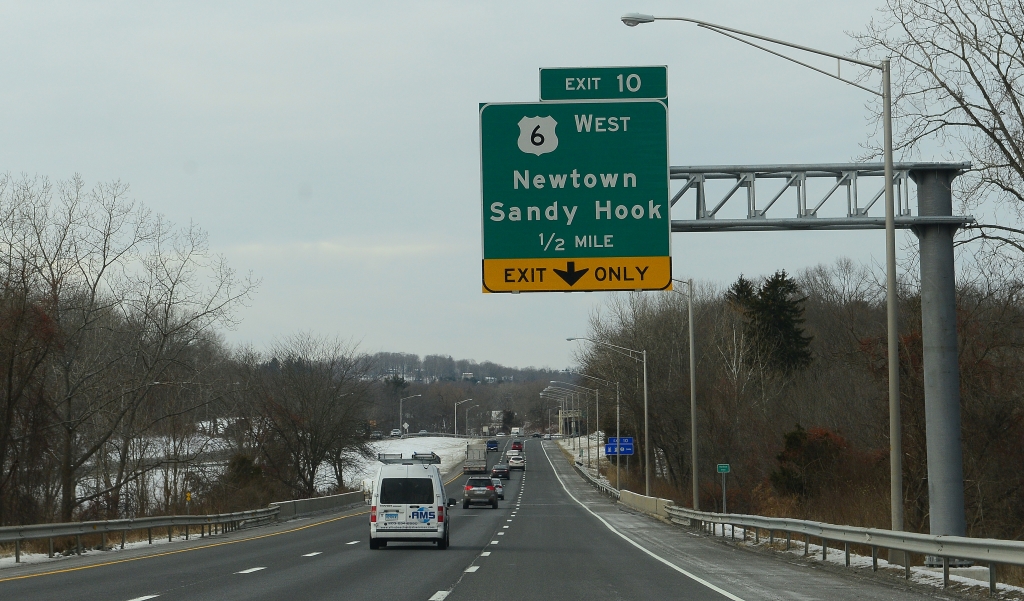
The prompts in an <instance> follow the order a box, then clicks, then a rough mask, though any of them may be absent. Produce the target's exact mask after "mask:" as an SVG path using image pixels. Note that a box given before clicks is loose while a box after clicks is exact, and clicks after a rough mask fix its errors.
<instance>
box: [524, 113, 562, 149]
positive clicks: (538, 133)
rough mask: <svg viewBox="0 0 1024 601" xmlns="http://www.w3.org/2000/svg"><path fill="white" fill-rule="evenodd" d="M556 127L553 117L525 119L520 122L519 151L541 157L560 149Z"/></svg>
mask: <svg viewBox="0 0 1024 601" xmlns="http://www.w3.org/2000/svg"><path fill="white" fill-rule="evenodd" d="M556 125H558V123H557V122H555V120H554V119H553V118H551V117H523V118H522V119H521V120H520V121H519V150H522V151H523V152H526V153H529V154H535V155H537V156H540V155H542V154H547V153H549V152H551V151H553V150H554V149H556V148H558V136H556V135H555V126H556Z"/></svg>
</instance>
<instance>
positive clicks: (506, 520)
mask: <svg viewBox="0 0 1024 601" xmlns="http://www.w3.org/2000/svg"><path fill="white" fill-rule="evenodd" d="M505 521H506V522H511V521H512V520H505ZM506 528H508V526H506Z"/></svg>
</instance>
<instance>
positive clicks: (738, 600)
mask: <svg viewBox="0 0 1024 601" xmlns="http://www.w3.org/2000/svg"><path fill="white" fill-rule="evenodd" d="M541 450H543V451H544V457H546V458H547V460H548V464H549V465H550V466H551V471H552V472H554V474H555V478H557V479H558V483H559V484H561V485H562V489H563V490H565V494H567V495H569V498H570V499H572V500H573V501H576V504H577V505H579V506H580V507H582V508H583V509H585V510H586V511H587V513H589V514H590V515H592V516H594V517H595V518H597V519H598V520H600V521H601V523H602V524H604V525H605V526H606V527H607V528H608V529H609V530H611V531H612V532H614V533H615V534H617V535H619V536H620V537H621V538H622V539H623V540H624V541H626V542H628V543H629V544H631V545H633V546H634V547H636V548H637V549H640V550H641V551H643V552H644V553H646V554H648V555H650V556H651V557H653V558H654V559H657V560H658V561H660V562H661V563H663V564H665V565H667V566H668V567H670V568H672V569H673V570H675V571H677V572H679V573H680V574H682V575H683V576H686V577H687V578H689V579H690V580H693V581H694V582H698V583H700V584H703V585H704V586H706V587H708V588H709V589H711V590H713V591H715V592H716V593H718V594H720V595H724V596H726V597H728V598H729V599H732V601H745V600H744V599H743V598H742V597H737V596H736V595H734V594H732V593H730V592H729V591H727V590H724V589H721V588H719V587H717V586H715V585H713V584H711V583H710V582H708V581H707V580H704V579H703V578H701V577H700V576H697V575H696V574H692V573H690V572H688V571H687V570H684V569H683V568H681V567H679V566H677V565H676V564H674V563H672V562H671V561H669V560H667V559H665V558H664V557H662V556H660V555H658V554H657V553H655V552H654V551H651V550H649V549H647V548H646V547H644V546H643V545H641V544H640V543H638V542H636V541H635V540H633V539H631V538H629V537H628V536H626V535H625V534H623V533H621V532H619V531H618V530H617V529H616V528H615V526H612V525H611V524H609V523H608V522H607V521H606V520H605V519H604V518H603V517H601V516H599V515H597V514H596V513H594V512H593V511H591V509H590V508H589V507H587V506H586V505H584V504H583V503H581V502H580V500H579V499H577V498H576V497H574V496H573V495H572V493H571V492H569V488H568V487H567V486H566V485H565V482H564V481H563V480H562V477H561V476H559V475H558V470H556V469H555V464H554V463H552V462H551V456H550V455H548V450H547V449H546V448H544V446H543V445H541Z"/></svg>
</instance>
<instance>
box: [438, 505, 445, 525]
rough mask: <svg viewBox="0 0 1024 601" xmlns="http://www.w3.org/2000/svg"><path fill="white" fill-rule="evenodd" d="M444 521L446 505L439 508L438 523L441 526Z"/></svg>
mask: <svg viewBox="0 0 1024 601" xmlns="http://www.w3.org/2000/svg"><path fill="white" fill-rule="evenodd" d="M443 521H444V505H438V506H437V523H438V524H440V523H441V522H443Z"/></svg>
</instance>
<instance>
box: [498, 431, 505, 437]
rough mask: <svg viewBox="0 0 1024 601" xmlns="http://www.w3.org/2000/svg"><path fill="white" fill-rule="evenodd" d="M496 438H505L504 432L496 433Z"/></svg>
mask: <svg viewBox="0 0 1024 601" xmlns="http://www.w3.org/2000/svg"><path fill="white" fill-rule="evenodd" d="M497 436H499V437H502V436H505V433H504V432H498V434H497Z"/></svg>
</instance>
